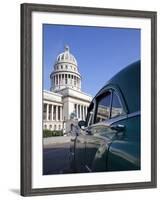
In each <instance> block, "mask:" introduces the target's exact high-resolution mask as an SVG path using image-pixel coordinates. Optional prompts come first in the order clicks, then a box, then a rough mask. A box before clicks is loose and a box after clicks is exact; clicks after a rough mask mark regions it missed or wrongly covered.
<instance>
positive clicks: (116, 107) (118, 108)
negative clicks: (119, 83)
mask: <svg viewBox="0 0 161 200" xmlns="http://www.w3.org/2000/svg"><path fill="white" fill-rule="evenodd" d="M123 113H124V110H123V107H122V104H121V101H120V98H119V96H118V95H117V94H116V92H113V98H112V110H111V118H114V117H118V116H120V115H122V114H123Z"/></svg>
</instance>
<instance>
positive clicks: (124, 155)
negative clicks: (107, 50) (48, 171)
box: [72, 61, 141, 172]
mask: <svg viewBox="0 0 161 200" xmlns="http://www.w3.org/2000/svg"><path fill="white" fill-rule="evenodd" d="M107 92H109V93H111V96H112V97H111V102H113V98H114V97H113V96H114V93H115V94H116V96H118V97H119V101H120V105H121V107H122V112H121V113H120V115H118V116H116V117H111V109H112V104H111V105H110V106H111V108H110V117H109V118H108V119H106V120H104V121H101V122H97V121H96V113H97V102H99V101H98V99H99V98H100V97H101V95H104V94H106V93H107ZM91 108H92V109H91ZM91 110H92V115H91V114H89V113H91ZM90 115H91V116H92V117H91V118H90V117H89V116H90ZM89 118H90V119H91V121H90V123H89ZM72 147H73V149H72V152H73V153H74V159H73V161H72V162H73V163H74V166H75V169H74V170H75V172H103V171H125V170H139V169H140V168H141V167H140V166H141V163H140V149H141V147H140V62H139V61H138V62H135V63H133V64H132V65H130V66H128V67H126V68H125V69H123V70H122V71H121V72H119V73H118V74H116V75H115V76H114V77H113V78H112V79H111V80H109V81H108V82H107V84H106V85H105V86H104V87H103V88H102V89H101V90H100V91H99V92H98V93H97V94H96V96H95V97H94V99H93V100H92V102H91V104H90V106H89V109H88V114H87V120H86V127H85V129H84V130H82V131H81V133H80V134H79V135H76V136H75V140H73V144H72Z"/></svg>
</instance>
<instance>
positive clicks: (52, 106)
mask: <svg viewBox="0 0 161 200" xmlns="http://www.w3.org/2000/svg"><path fill="white" fill-rule="evenodd" d="M53 108H54V105H51V121H53V111H54V109H53Z"/></svg>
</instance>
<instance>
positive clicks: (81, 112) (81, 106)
mask: <svg viewBox="0 0 161 200" xmlns="http://www.w3.org/2000/svg"><path fill="white" fill-rule="evenodd" d="M81 115H82V116H81V120H83V105H81Z"/></svg>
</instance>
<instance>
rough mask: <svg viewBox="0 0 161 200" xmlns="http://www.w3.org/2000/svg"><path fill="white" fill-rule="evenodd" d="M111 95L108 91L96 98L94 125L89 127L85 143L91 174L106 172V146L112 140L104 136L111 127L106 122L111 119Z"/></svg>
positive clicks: (86, 166) (87, 164) (88, 167)
mask: <svg viewBox="0 0 161 200" xmlns="http://www.w3.org/2000/svg"><path fill="white" fill-rule="evenodd" d="M111 94H112V93H111V91H110V90H108V91H106V92H103V93H102V94H100V95H99V96H97V97H96V101H95V115H94V117H93V123H92V124H91V125H90V126H88V129H87V135H86V142H85V149H86V150H85V168H86V171H89V172H91V171H105V170H106V152H107V148H106V145H108V143H109V142H110V139H109V137H106V136H105V135H104V133H106V132H109V130H108V129H109V127H108V126H106V123H104V121H106V120H108V119H109V118H110V107H111V98H112V96H111ZM98 157H99V162H98V159H97V158H98ZM96 162H97V167H96V165H95V163H96Z"/></svg>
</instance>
